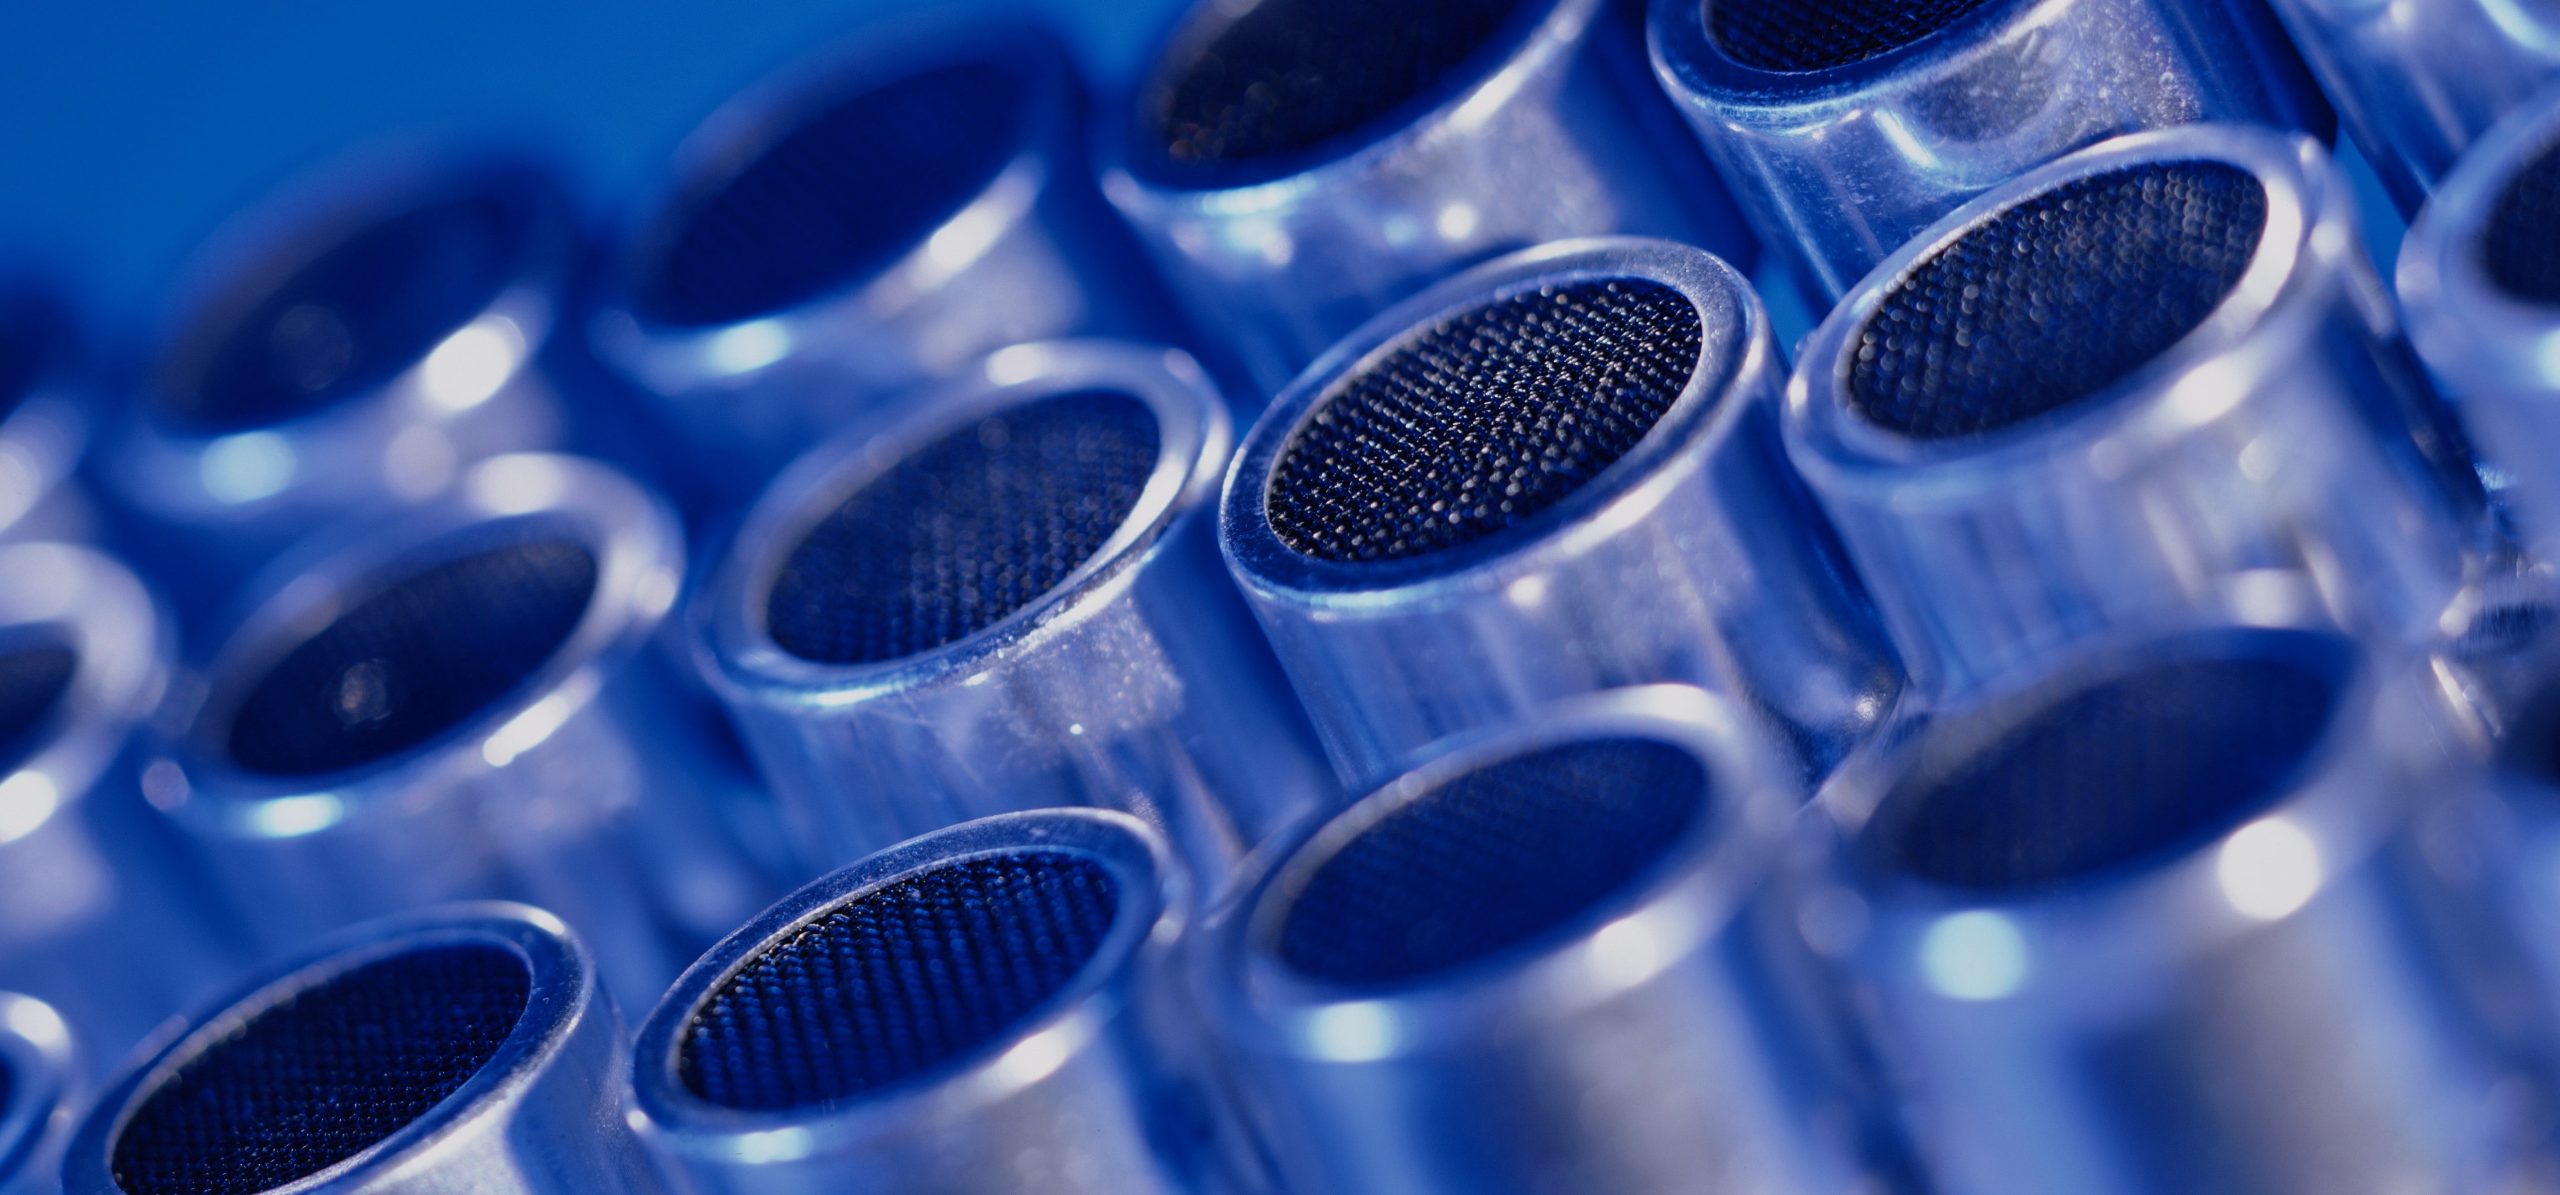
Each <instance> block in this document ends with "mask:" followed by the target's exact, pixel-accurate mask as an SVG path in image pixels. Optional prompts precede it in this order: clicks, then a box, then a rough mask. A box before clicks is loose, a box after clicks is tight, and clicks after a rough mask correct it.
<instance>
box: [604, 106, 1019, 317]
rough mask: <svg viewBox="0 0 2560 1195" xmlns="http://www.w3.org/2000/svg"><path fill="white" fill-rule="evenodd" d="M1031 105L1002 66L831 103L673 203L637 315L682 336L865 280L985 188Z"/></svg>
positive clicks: (642, 277) (641, 279) (648, 266)
mask: <svg viewBox="0 0 2560 1195" xmlns="http://www.w3.org/2000/svg"><path fill="white" fill-rule="evenodd" d="M1029 102H1030V97H1029V95H1028V93H1027V89H1026V85H1025V83H1024V81H1023V80H1021V79H1020V78H1018V77H1017V76H1016V75H1015V73H1014V72H1013V71H1012V70H1010V69H1008V68H1007V67H1005V66H1003V65H1000V64H996V63H969V64H963V65H958V66H950V67H944V68H941V69H937V70H929V71H924V72H921V73H919V74H915V75H912V76H909V77H907V78H904V79H900V80H897V81H896V82H893V83H889V84H887V85H885V86H881V87H877V88H873V89H871V90H868V91H864V92H860V93H858V94H855V95H852V96H848V97H845V98H842V99H839V100H836V101H834V102H833V103H831V104H829V105H828V106H826V107H825V108H823V109H821V110H819V111H817V112H815V113H813V114H811V115H810V116H808V117H807V118H806V119H804V120H803V121H801V123H799V124H798V125H796V126H794V127H793V128H791V130H790V131H789V132H788V133H786V134H784V135H782V136H780V137H779V138H778V139H776V140H775V141H774V142H773V143H772V144H771V145H769V146H766V147H764V148H762V149H760V150H759V151H757V152H756V153H755V154H754V156H752V157H751V158H749V159H748V160H747V161H745V162H744V163H743V164H740V165H738V166H735V167H731V168H729V169H728V170H727V171H726V172H724V173H721V174H719V175H717V176H715V177H709V178H706V179H704V180H702V181H701V182H699V183H698V184H697V185H696V186H695V187H694V188H693V189H692V190H691V191H690V192H689V193H688V194H686V195H685V196H683V197H682V198H680V199H679V200H678V201H677V202H676V204H675V205H674V207H673V208H672V209H671V211H670V213H669V217H668V222H667V223H666V224H664V225H662V231H661V232H660V233H659V237H660V239H659V240H657V241H656V242H655V243H654V245H653V246H652V248H651V250H650V251H649V252H648V253H647V254H645V255H644V257H643V259H642V262H641V268H640V269H639V270H638V272H637V273H636V274H635V275H634V276H633V278H632V279H631V286H632V306H633V309H634V310H635V311H636V312H637V313H639V314H640V315H641V316H643V317H644V318H647V319H650V320H654V321H656V322H659V323H663V324H667V325H670V326H675V327H700V326H706V325H713V324H725V323H730V322H733V321H736V320H743V319H752V318H755V317H757V316H761V315H768V314H772V313H774V312H777V311H782V310H785V309H788V308H790V307H793V306H796V305H798V304H801V303H805V302H808V301H809V300H812V299H816V298H819V297H821V296H823V295H825V294H828V293H830V292H832V291H835V290H838V289H841V288H843V287H845V286H847V285H848V284H850V283H853V282H855V281H857V280H859V279H862V278H865V277H868V276H869V275H871V274H872V273H874V272H876V271H878V270H879V269H881V268H882V267H885V266H886V265H888V264H889V263H890V262H891V261H892V260H894V259H895V258H897V257H898V256H899V255H901V254H903V253H905V252H906V251H907V250H908V249H909V248H911V247H912V246H914V245H915V244H917V243H918V242H920V241H922V240H923V239H924V238H925V237H926V236H927V235H929V234H930V233H932V231H933V230H934V229H935V228H937V227H939V226H940V225H941V224H942V222H943V221H944V220H946V219H948V218H950V216H951V215H952V214H953V213H956V212H958V211H959V210H960V209H961V208H963V207H965V206H967V204H968V203H969V201H970V200H971V199H972V198H974V197H975V196H976V195H977V194H978V192H980V191H981V190H984V189H985V187H986V185H987V184H988V182H990V181H992V180H993V179H994V178H995V177H996V175H997V174H998V173H999V172H1000V171H1001V170H1002V169H1003V168H1004V164H1005V163H1006V162H1007V161H1010V160H1011V159H1012V156H1013V154H1014V151H1015V149H1016V148H1017V146H1018V143H1019V142H1020V140H1021V138H1022V135H1023V134H1022V130H1023V128H1024V126H1025V125H1026V123H1027V122H1028V120H1029V119H1030V116H1031V114H1030V113H1029V112H1028V111H1026V108H1027V106H1028V104H1029Z"/></svg>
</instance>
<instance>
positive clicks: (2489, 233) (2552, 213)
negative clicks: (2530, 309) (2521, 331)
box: [2478, 139, 2560, 307]
mask: <svg viewBox="0 0 2560 1195" xmlns="http://www.w3.org/2000/svg"><path fill="white" fill-rule="evenodd" d="M2555 226H2560V139H2554V140H2552V141H2551V142H2550V143H2549V144H2546V145H2544V146H2543V147H2542V148H2541V149H2540V150H2538V151H2536V152H2535V153H2534V154H2533V156H2532V157H2531V158H2530V159H2529V160H2527V161H2526V162H2525V163H2524V164H2523V165H2522V166H2520V167H2518V168H2517V169H2516V171H2515V173H2514V174H2512V175H2510V176H2509V177H2508V178H2507V181H2506V185H2505V186H2504V187H2502V188H2500V189H2499V191H2498V198H2497V200H2496V201H2495V202H2493V203H2492V204H2490V207H2489V220H2488V224H2487V225H2486V226H2485V227H2484V228H2482V230H2481V232H2480V238H2479V242H2478V245H2479V249H2478V252H2479V254H2480V264H2481V267H2482V268H2483V269H2484V270H2485V271H2487V273H2488V275H2489V280H2490V281H2491V282H2492V283H2494V284H2495V285H2496V286H2497V288H2498V289H2499V290H2500V291H2502V292H2504V293H2505V294H2506V295H2507V297H2509V298H2511V299H2514V300H2516V301H2517V302H2520V303H2527V304H2532V305H2535V306H2540V307H2560V245H2555V244H2553V242H2552V234H2551V230H2552V229H2553V228H2554V227H2555Z"/></svg>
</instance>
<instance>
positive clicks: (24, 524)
mask: <svg viewBox="0 0 2560 1195" xmlns="http://www.w3.org/2000/svg"><path fill="white" fill-rule="evenodd" d="M90 364H92V362H90V361H88V360H87V359H86V357H85V356H84V355H83V347H82V345H81V344H80V343H79V341H78V334H77V333H76V332H75V331H74V330H73V328H72V325H71V320H70V318H69V314H68V313H67V312H65V311H64V310H63V308H62V305H61V303H60V301H59V300H57V299H56V298H55V296H54V295H53V294H52V293H51V292H50V291H49V290H47V289H45V288H44V287H43V286H41V285H40V284H38V283H35V282H32V281H26V280H9V281H6V282H0V539H22V540H36V539H49V540H56V541H65V540H82V539H86V538H88V537H89V535H90V534H91V533H92V531H93V528H92V527H91V523H92V518H91V513H90V510H89V505H88V502H87V500H86V499H85V498H84V497H82V496H81V494H80V493H79V490H78V487H77V485H76V483H75V482H74V480H73V478H74V475H75V474H76V473H77V471H78V469H79V466H80V459H81V455H82V454H83V453H84V452H85V451H87V449H88V447H89V439H90V435H91V429H92V427H93V425H94V424H95V422H96V413H95V412H94V411H93V410H92V409H91V403H92V402H93V401H94V398H95V396H94V395H92V394H90V393H88V390H87V387H88V385H89V384H90V383H91V382H93V381H94V379H92V378H90V377H88V376H86V375H85V374H84V372H83V370H84V368H85V367H87V366H89V365H90Z"/></svg>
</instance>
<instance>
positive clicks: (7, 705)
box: [0, 638, 80, 775]
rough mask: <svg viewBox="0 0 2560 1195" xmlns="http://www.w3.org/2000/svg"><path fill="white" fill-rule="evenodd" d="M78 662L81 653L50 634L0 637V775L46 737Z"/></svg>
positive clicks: (4, 773) (78, 664)
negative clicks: (28, 637) (29, 637)
mask: <svg viewBox="0 0 2560 1195" xmlns="http://www.w3.org/2000/svg"><path fill="white" fill-rule="evenodd" d="M79 666H80V656H79V653H77V652H75V651H73V650H71V648H70V647H69V646H68V645H66V644H63V643H61V642H59V641H56V640H52V639H50V638H44V639H35V640H32V641H30V640H26V639H18V640H14V641H11V642H0V775H7V774H8V772H9V769H11V768H13V767H16V766H17V765H18V764H19V763H21V762H22V761H24V760H25V758H26V756H27V754H28V753H29V752H31V751H33V750H35V747H36V744H37V743H39V742H42V741H43V740H44V736H45V733H46V732H47V731H48V730H50V729H51V728H52V726H53V721H54V717H53V715H54V711H55V709H56V708H57V706H58V703H60V701H61V700H62V694H63V693H64V691H65V690H68V689H69V688H70V687H71V677H72V674H73V673H75V672H77V671H78V670H79Z"/></svg>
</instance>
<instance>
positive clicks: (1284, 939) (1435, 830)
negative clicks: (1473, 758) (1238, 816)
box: [1259, 739, 1713, 988]
mask: <svg viewBox="0 0 2560 1195" xmlns="http://www.w3.org/2000/svg"><path fill="white" fill-rule="evenodd" d="M1712 799H1713V788H1712V782H1711V780H1710V778H1709V777H1708V774H1707V771H1706V769H1705V767H1704V765H1702V764H1700V763H1699V762H1698V760H1697V758H1696V757H1694V756H1692V755H1691V754H1689V753H1688V752H1687V751H1684V750H1682V749H1680V748H1677V747H1674V746H1671V745H1670V744H1667V743H1660V742H1654V741H1651V740H1645V739H1603V740H1596V741H1588V742H1578V743H1568V744H1564V745H1561V746H1553V747H1547V748H1544V749H1541V750H1539V751H1536V752H1532V753H1530V754H1527V755H1521V756H1515V757H1513V758H1510V759H1506V760H1502V761H1500V762H1497V763H1493V764H1490V765H1488V766H1485V767H1482V768H1478V769H1476V770H1474V771H1472V772H1469V773H1466V774H1465V775H1462V776H1460V777H1458V778H1456V779H1454V780H1451V781H1449V782H1447V783H1445V784H1442V785H1440V786H1438V787H1436V788H1434V789H1432V790H1430V791H1429V792H1426V793H1424V794H1423V795H1421V796H1419V797H1415V798H1412V799H1409V800H1404V801H1402V802H1401V803H1400V804H1398V805H1397V806H1396V807H1395V808H1394V809H1393V810H1391V811H1389V812H1387V813H1386V814H1385V815H1384V816H1381V817H1379V818H1377V819H1376V820H1375V821H1373V822H1370V823H1368V824H1366V825H1363V826H1360V827H1359V828H1358V829H1357V830H1356V832H1354V833H1353V834H1352V835H1351V836H1350V837H1348V838H1347V839H1343V840H1340V841H1330V838H1329V836H1320V837H1319V838H1318V839H1316V842H1317V843H1319V844H1324V845H1321V846H1319V847H1318V849H1319V850H1322V851H1323V852H1324V853H1323V855H1322V857H1321V859H1320V861H1316V862H1314V863H1313V866H1312V867H1308V866H1306V865H1304V864H1300V865H1293V867H1292V872H1293V873H1294V874H1296V875H1298V876H1300V877H1301V878H1299V879H1298V880H1296V882H1294V883H1286V884H1284V886H1282V887H1280V888H1275V889H1274V890H1273V893H1272V895H1271V896H1270V897H1267V898H1266V904H1265V911H1264V913H1263V914H1262V915H1261V916H1260V917H1259V922H1260V925H1261V931H1260V932H1261V935H1262V937H1263V939H1264V948H1265V949H1267V950H1268V951H1270V952H1271V953H1272V954H1274V955H1275V956H1276V957H1277V958H1278V959H1279V961H1280V962H1281V963H1283V964H1285V965H1286V966H1287V967H1288V968H1289V969H1290V970H1292V971H1294V972H1296V973H1297V974H1299V975H1302V976H1304V977H1306V978H1308V979H1312V980H1316V981H1319V982H1322V983H1327V984H1332V985H1336V986H1341V987H1348V988H1382V987H1398V986H1404V985H1409V984H1415V983H1419V982H1422V981H1426V980H1429V979H1432V978H1434V977H1437V976H1439V975H1441V974H1444V973H1446V972H1449V971H1452V970H1455V969H1458V968H1461V967H1464V966H1467V965H1469V964H1473V963H1477V962H1480V961H1483V960H1486V959H1489V958H1493V957H1497V956H1500V955H1504V954H1508V953H1511V952H1514V951H1518V950H1522V949H1524V948H1526V947H1529V946H1531V945H1532V944H1534V943H1538V942H1540V941H1542V940H1544V939H1547V938H1549V937H1552V936H1554V935H1557V934H1558V933H1559V932H1561V931H1563V930H1564V929H1565V928H1566V927H1567V926H1569V925H1572V924H1575V923H1577V922H1580V921H1582V920H1583V919H1584V918H1585V917H1586V916H1587V915H1588V914H1589V913H1590V911H1591V910H1593V909H1595V908H1598V907H1602V906H1604V905H1606V904H1608V903H1610V902H1612V901H1615V900H1617V899H1618V898H1619V897H1620V896H1621V894H1623V893H1626V892H1628V891H1629V890H1631V889H1633V888H1634V887H1635V886H1636V885H1637V884H1638V883H1639V882H1640V881H1641V880H1642V879H1643V878H1644V877H1645V876H1646V875H1648V874H1649V873H1651V872H1652V871H1653V870H1654V869H1655V868H1656V866H1657V865H1658V864H1660V863H1661V862H1662V860H1663V859H1665V858H1666V857H1668V856H1669V855H1670V854H1671V853H1672V851H1673V850H1674V848H1675V847H1677V845H1678V844H1679V843H1680V842H1681V841H1682V840H1684V839H1685V838H1687V837H1688V836H1689V835H1690V834H1691V833H1692V832H1694V831H1695V830H1696V829H1697V828H1698V827H1699V826H1700V825H1702V824H1703V823H1704V822H1705V820H1706V819H1708V818H1709V817H1711V816H1712V812H1711V810H1710V808H1709V806H1710V802H1711V801H1712ZM1353 816H1358V814H1357V812H1356V810H1355V813H1354V815H1353Z"/></svg>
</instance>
